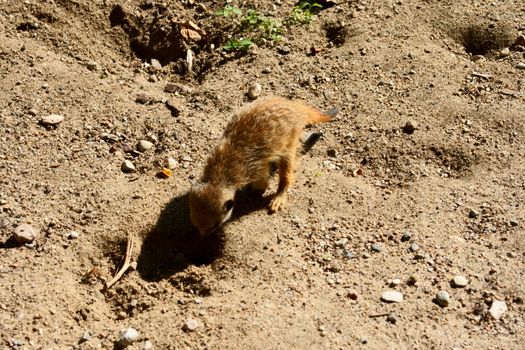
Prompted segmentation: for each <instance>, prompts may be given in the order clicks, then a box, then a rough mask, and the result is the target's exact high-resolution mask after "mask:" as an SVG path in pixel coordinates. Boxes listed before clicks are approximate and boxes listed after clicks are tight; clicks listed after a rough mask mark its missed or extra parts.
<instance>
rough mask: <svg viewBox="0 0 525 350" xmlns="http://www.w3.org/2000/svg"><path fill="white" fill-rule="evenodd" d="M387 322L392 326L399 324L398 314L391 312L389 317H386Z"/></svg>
mask: <svg viewBox="0 0 525 350" xmlns="http://www.w3.org/2000/svg"><path fill="white" fill-rule="evenodd" d="M386 320H387V321H388V322H390V323H392V324H394V323H396V322H397V316H396V313H395V312H391V313H389V314H388V316H387V317H386Z"/></svg>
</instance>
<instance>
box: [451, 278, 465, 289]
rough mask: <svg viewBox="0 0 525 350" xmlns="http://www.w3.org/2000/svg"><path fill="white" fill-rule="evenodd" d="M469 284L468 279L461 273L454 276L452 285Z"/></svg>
mask: <svg viewBox="0 0 525 350" xmlns="http://www.w3.org/2000/svg"><path fill="white" fill-rule="evenodd" d="M467 285H468V280H467V279H466V278H465V277H463V276H461V275H457V276H454V278H453V279H452V286H453V287H455V288H465V287H466V286H467Z"/></svg>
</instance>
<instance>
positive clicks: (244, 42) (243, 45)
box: [222, 38, 253, 51]
mask: <svg viewBox="0 0 525 350" xmlns="http://www.w3.org/2000/svg"><path fill="white" fill-rule="evenodd" d="M252 45H253V41H251V40H250V39H240V40H238V39H234V38H232V39H230V40H228V41H227V42H226V44H224V46H223V47H222V48H223V50H224V51H248V49H249V48H250V47H251V46H252Z"/></svg>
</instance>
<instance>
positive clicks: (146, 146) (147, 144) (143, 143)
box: [137, 140, 153, 152]
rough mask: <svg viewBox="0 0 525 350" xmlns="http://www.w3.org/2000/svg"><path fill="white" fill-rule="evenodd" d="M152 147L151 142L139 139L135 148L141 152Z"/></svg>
mask: <svg viewBox="0 0 525 350" xmlns="http://www.w3.org/2000/svg"><path fill="white" fill-rule="evenodd" d="M152 147H153V142H150V141H147V140H140V141H139V143H138V145H137V148H138V150H139V151H141V152H146V151H147V150H149V149H151V148H152Z"/></svg>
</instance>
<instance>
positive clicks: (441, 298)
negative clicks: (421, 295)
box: [436, 290, 450, 307]
mask: <svg viewBox="0 0 525 350" xmlns="http://www.w3.org/2000/svg"><path fill="white" fill-rule="evenodd" d="M436 303H437V304H438V305H439V306H441V307H446V306H448V304H450V295H449V294H448V292H446V291H444V290H440V291H439V292H437V294H436Z"/></svg>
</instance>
